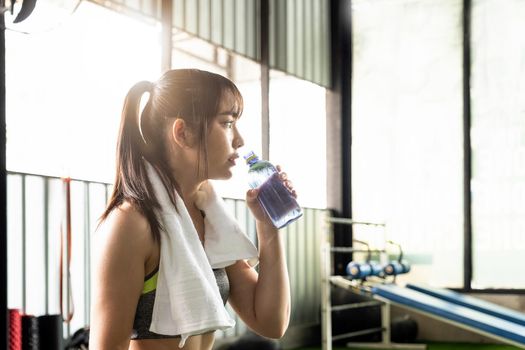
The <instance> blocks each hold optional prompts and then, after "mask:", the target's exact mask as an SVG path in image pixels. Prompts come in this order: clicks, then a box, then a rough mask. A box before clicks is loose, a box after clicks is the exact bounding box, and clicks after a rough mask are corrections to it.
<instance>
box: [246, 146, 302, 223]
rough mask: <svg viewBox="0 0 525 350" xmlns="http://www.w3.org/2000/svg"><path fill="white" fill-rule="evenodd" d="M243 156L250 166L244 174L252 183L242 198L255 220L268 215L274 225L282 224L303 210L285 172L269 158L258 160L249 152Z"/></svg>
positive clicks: (264, 218) (295, 217)
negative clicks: (250, 188) (244, 199)
mask: <svg viewBox="0 0 525 350" xmlns="http://www.w3.org/2000/svg"><path fill="white" fill-rule="evenodd" d="M244 158H245V159H246V162H247V163H248V165H249V166H250V169H249V171H248V175H249V178H250V187H252V190H250V191H248V193H247V195H246V202H247V204H248V207H249V208H250V210H251V211H252V213H253V215H254V216H255V218H256V220H260V221H268V219H270V222H271V223H272V224H273V226H274V227H276V228H282V227H284V226H286V225H288V224H289V223H291V222H293V221H295V220H297V219H298V218H299V217H301V216H302V214H303V213H302V210H301V207H300V206H299V204H298V203H297V201H296V198H297V194H296V193H295V191H294V189H293V186H292V183H291V181H289V180H288V177H287V175H286V173H284V172H282V171H281V168H280V167H277V168H276V167H274V166H273V165H272V164H271V163H270V162H267V161H264V160H259V158H258V157H257V156H256V155H255V154H254V153H253V152H250V153H249V154H247V155H246V156H245V157H244ZM256 202H258V203H256ZM256 204H259V205H256Z"/></svg>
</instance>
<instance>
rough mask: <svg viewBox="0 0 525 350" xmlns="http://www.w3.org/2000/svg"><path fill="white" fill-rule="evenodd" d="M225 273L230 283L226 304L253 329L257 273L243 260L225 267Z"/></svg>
mask: <svg viewBox="0 0 525 350" xmlns="http://www.w3.org/2000/svg"><path fill="white" fill-rule="evenodd" d="M226 272H227V274H228V279H229V281H230V296H229V298H228V302H229V303H230V305H231V307H232V308H233V310H235V312H236V313H237V314H238V315H239V317H240V318H241V319H242V320H243V322H244V323H245V324H246V325H247V326H248V327H250V328H251V329H254V328H255V323H256V317H255V309H254V299H255V287H256V285H257V280H258V275H257V272H256V271H255V269H253V268H252V267H251V266H250V265H249V264H248V263H247V262H246V261H244V260H239V261H237V262H236V263H235V264H233V265H231V266H228V267H226Z"/></svg>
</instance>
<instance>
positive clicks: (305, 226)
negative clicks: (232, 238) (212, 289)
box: [7, 172, 327, 338]
mask: <svg viewBox="0 0 525 350" xmlns="http://www.w3.org/2000/svg"><path fill="white" fill-rule="evenodd" d="M7 182H8V191H7V197H8V207H7V211H8V237H7V239H8V307H9V308H17V309H20V310H21V311H22V312H26V313H28V314H33V315H36V316H39V315H44V314H58V313H60V302H59V293H60V290H59V289H60V288H59V284H60V283H59V282H60V280H59V278H60V264H59V262H60V252H61V250H62V248H61V235H62V233H63V230H62V226H63V224H64V210H65V200H64V181H63V179H61V178H59V177H53V176H43V175H35V174H27V173H19V172H9V173H8V180H7ZM70 186H71V187H70V188H71V252H72V258H71V264H70V265H67V259H64V264H66V266H65V268H66V269H67V268H68V267H69V269H70V271H71V285H72V288H71V289H72V295H73V301H74V306H75V313H74V316H73V318H72V320H71V322H70V323H64V337H68V336H70V335H71V334H72V333H73V332H74V331H76V330H77V329H79V328H82V327H84V326H86V325H89V308H90V302H91V296H90V288H91V284H90V276H91V260H90V253H91V249H96V247H92V245H91V243H92V242H91V235H92V233H93V232H94V230H95V229H96V225H97V221H98V217H99V216H100V214H101V213H102V211H103V209H104V207H105V204H106V202H107V200H108V196H109V194H110V191H111V187H112V185H111V184H108V183H101V182H94V181H85V180H78V179H71V181H70ZM225 202H226V204H227V206H228V208H229V209H230V210H231V212H232V214H233V215H234V216H235V217H236V218H237V220H238V221H239V223H240V225H241V227H244V228H245V232H246V233H247V235H248V237H250V239H251V240H252V241H254V242H255V243H256V232H255V222H254V220H253V218H252V217H251V214H250V213H249V211H248V208H247V207H246V204H245V202H244V201H243V200H239V199H225ZM303 209H304V215H303V217H302V218H301V219H299V220H298V221H297V222H295V223H293V224H291V225H289V226H288V227H286V228H285V229H283V230H282V232H281V234H284V235H285V245H286V252H287V263H288V268H289V273H290V283H291V291H292V315H291V322H290V328H293V327H305V326H315V325H319V324H320V313H319V312H320V311H319V310H320V300H321V286H320V282H319V278H318V276H319V275H320V262H319V247H320V243H321V232H322V225H324V222H325V220H324V217H325V216H326V214H327V212H326V211H325V210H321V209H312V208H303ZM64 299H65V298H64ZM65 300H67V299H65ZM66 304H67V303H64V305H65V306H64V313H66V312H69V311H70V310H69V309H68V306H67V305H66ZM228 308H229V306H228ZM229 311H230V312H231V314H234V312H233V310H232V309H231V308H229ZM236 321H237V325H236V327H235V328H234V329H231V330H228V331H224V332H219V333H218V338H224V337H232V336H239V335H241V334H242V333H244V331H245V330H246V326H245V325H244V324H243V322H241V321H240V320H239V319H238V318H237V319H236Z"/></svg>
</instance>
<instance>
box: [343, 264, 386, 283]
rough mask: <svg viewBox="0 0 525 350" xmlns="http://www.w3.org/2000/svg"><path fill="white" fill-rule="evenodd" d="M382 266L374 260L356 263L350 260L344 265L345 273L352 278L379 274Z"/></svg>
mask: <svg viewBox="0 0 525 350" xmlns="http://www.w3.org/2000/svg"><path fill="white" fill-rule="evenodd" d="M382 272H383V267H382V266H381V265H379V264H378V263H376V262H364V263H358V262H355V261H350V262H349V263H348V265H346V274H347V276H349V277H350V278H352V279H363V278H365V277H367V276H379V275H380V274H381V273H382Z"/></svg>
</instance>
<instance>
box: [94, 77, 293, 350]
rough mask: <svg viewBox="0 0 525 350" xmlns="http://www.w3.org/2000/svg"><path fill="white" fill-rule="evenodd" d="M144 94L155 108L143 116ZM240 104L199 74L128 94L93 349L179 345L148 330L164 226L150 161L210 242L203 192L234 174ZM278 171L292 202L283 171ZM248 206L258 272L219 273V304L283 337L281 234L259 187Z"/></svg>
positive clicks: (102, 236)
mask: <svg viewBox="0 0 525 350" xmlns="http://www.w3.org/2000/svg"><path fill="white" fill-rule="evenodd" d="M146 93H147V94H148V95H149V96H148V97H147V98H148V100H147V101H148V102H147V103H146V104H145V106H144V108H143V110H142V111H140V101H141V98H142V97H143V95H145V94H146ZM144 97H146V96H144ZM242 107H243V101H242V97H241V94H240V93H239V91H238V89H237V87H236V86H235V85H234V84H233V83H232V82H231V81H230V80H228V79H226V78H224V77H222V76H220V75H217V74H213V73H210V72H206V71H200V70H194V69H181V70H170V71H167V72H166V73H165V74H163V75H162V77H161V78H160V79H159V80H158V81H157V82H154V83H150V82H140V83H137V84H136V85H134V86H133V87H132V88H131V89H130V91H129V93H128V95H127V97H126V100H125V104H124V109H123V114H122V121H121V127H120V132H119V139H118V146H117V169H116V180H115V185H114V190H113V194H112V196H111V199H110V201H109V204H108V207H107V209H106V210H105V212H104V214H103V215H102V221H101V226H100V228H99V230H98V231H97V233H96V244H93V247H94V253H93V254H94V258H93V260H94V266H95V267H94V270H93V274H92V276H93V282H92V285H93V287H92V289H93V290H92V309H91V324H90V332H91V334H90V348H92V349H96V350H106V349H108V350H118V349H132V350H146V349H148V350H163V349H178V348H179V345H182V344H181V342H180V335H173V334H172V335H163V334H157V333H154V332H151V331H150V330H149V327H150V323H151V316H152V312H153V304H154V302H155V289H156V281H157V280H156V275H157V274H158V270H159V262H160V260H161V254H160V253H161V247H162V244H163V241H162V240H161V237H162V234H161V233H162V230H163V229H165V228H164V227H163V225H162V224H161V223H160V222H159V219H158V216H156V214H155V210H156V209H158V208H159V199H158V198H156V196H155V193H154V191H153V189H152V185H151V182H150V181H149V180H148V175H147V174H148V172H147V169H146V165H145V163H146V161H147V162H148V163H149V164H151V165H152V166H153V167H154V168H155V170H156V171H157V173H158V174H159V176H160V178H161V179H162V183H163V184H164V186H165V188H166V189H167V192H168V193H169V197H170V199H171V201H172V202H173V203H174V204H175V202H176V201H175V197H177V196H178V197H177V198H180V199H181V200H182V202H180V201H179V203H183V206H184V207H185V209H186V210H187V213H188V214H189V217H191V224H192V225H193V226H194V228H195V230H193V229H192V232H196V235H198V238H199V239H200V242H202V244H203V245H204V242H206V232H205V225H204V222H205V221H204V218H205V215H206V213H205V212H204V211H202V210H201V209H200V208H199V206H198V205H197V203H196V202H197V199H198V195H197V194H198V192H199V189H200V188H201V186H203V185H205V186H207V180H208V179H229V178H230V177H231V176H232V173H231V168H232V167H233V166H235V162H236V159H237V158H238V157H239V155H238V153H237V150H238V148H239V147H241V146H243V144H244V141H243V138H242V137H241V135H240V134H239V131H238V129H237V120H238V118H239V117H240V115H241V113H242ZM278 169H279V172H280V176H281V179H282V180H283V181H284V183H285V185H286V186H287V187H288V188H289V190H290V191H291V192H292V193H293V195H294V196H295V191H294V190H293V188H292V186H291V183H290V181H288V180H287V179H286V174H285V173H283V172H281V169H280V168H278ZM246 203H247V206H248V208H249V209H250V211H251V212H252V214H253V216H254V218H255V220H256V229H257V237H258V249H259V252H258V253H259V257H258V258H259V268H258V270H259V271H258V273H257V272H256V271H255V270H254V269H253V267H251V266H250V265H249V264H248V262H247V261H246V260H244V259H240V260H237V261H236V262H235V263H233V264H232V265H229V266H227V267H226V268H225V269H216V270H214V271H213V275H214V276H215V279H216V283H217V286H218V288H219V291H220V295H221V298H222V301H223V302H224V303H225V302H226V300H227V301H228V302H229V303H230V305H231V306H232V308H233V309H234V310H235V312H236V313H237V314H238V315H239V316H240V318H241V319H242V320H243V321H244V323H246V325H247V326H248V327H249V328H251V329H252V330H253V331H255V332H256V333H258V334H260V335H262V336H264V337H268V338H280V337H282V336H283V334H284V332H285V331H286V329H287V326H288V322H289V317H290V287H289V281H288V272H287V267H286V260H285V255H284V249H283V242H282V237H281V234H279V232H278V231H277V229H275V228H274V227H273V226H272V224H271V221H270V220H269V219H268V218H267V216H266V215H265V213H264V212H263V210H262V208H261V207H260V206H259V203H258V201H257V190H249V191H247V194H246ZM182 209H183V208H177V211H180V210H182ZM231 244H232V245H235V242H231ZM199 247H200V245H199ZM181 249H183V248H181ZM172 253H173V254H174V255H176V254H177V253H178V252H177V251H173V252H172ZM203 268H209V267H203ZM168 278H169V277H168ZM185 287H186V286H185V285H184V284H183V283H181V285H180V286H179V285H177V286H175V288H177V289H178V288H180V289H181V290H184V288H185ZM190 312H191V310H190ZM213 334H214V332H213V331H207V332H204V333H202V334H197V335H193V336H191V337H189V338H188V339H187V341H186V342H185V344H183V349H187V350H204V349H211V348H212V345H213V342H214V335H213Z"/></svg>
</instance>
